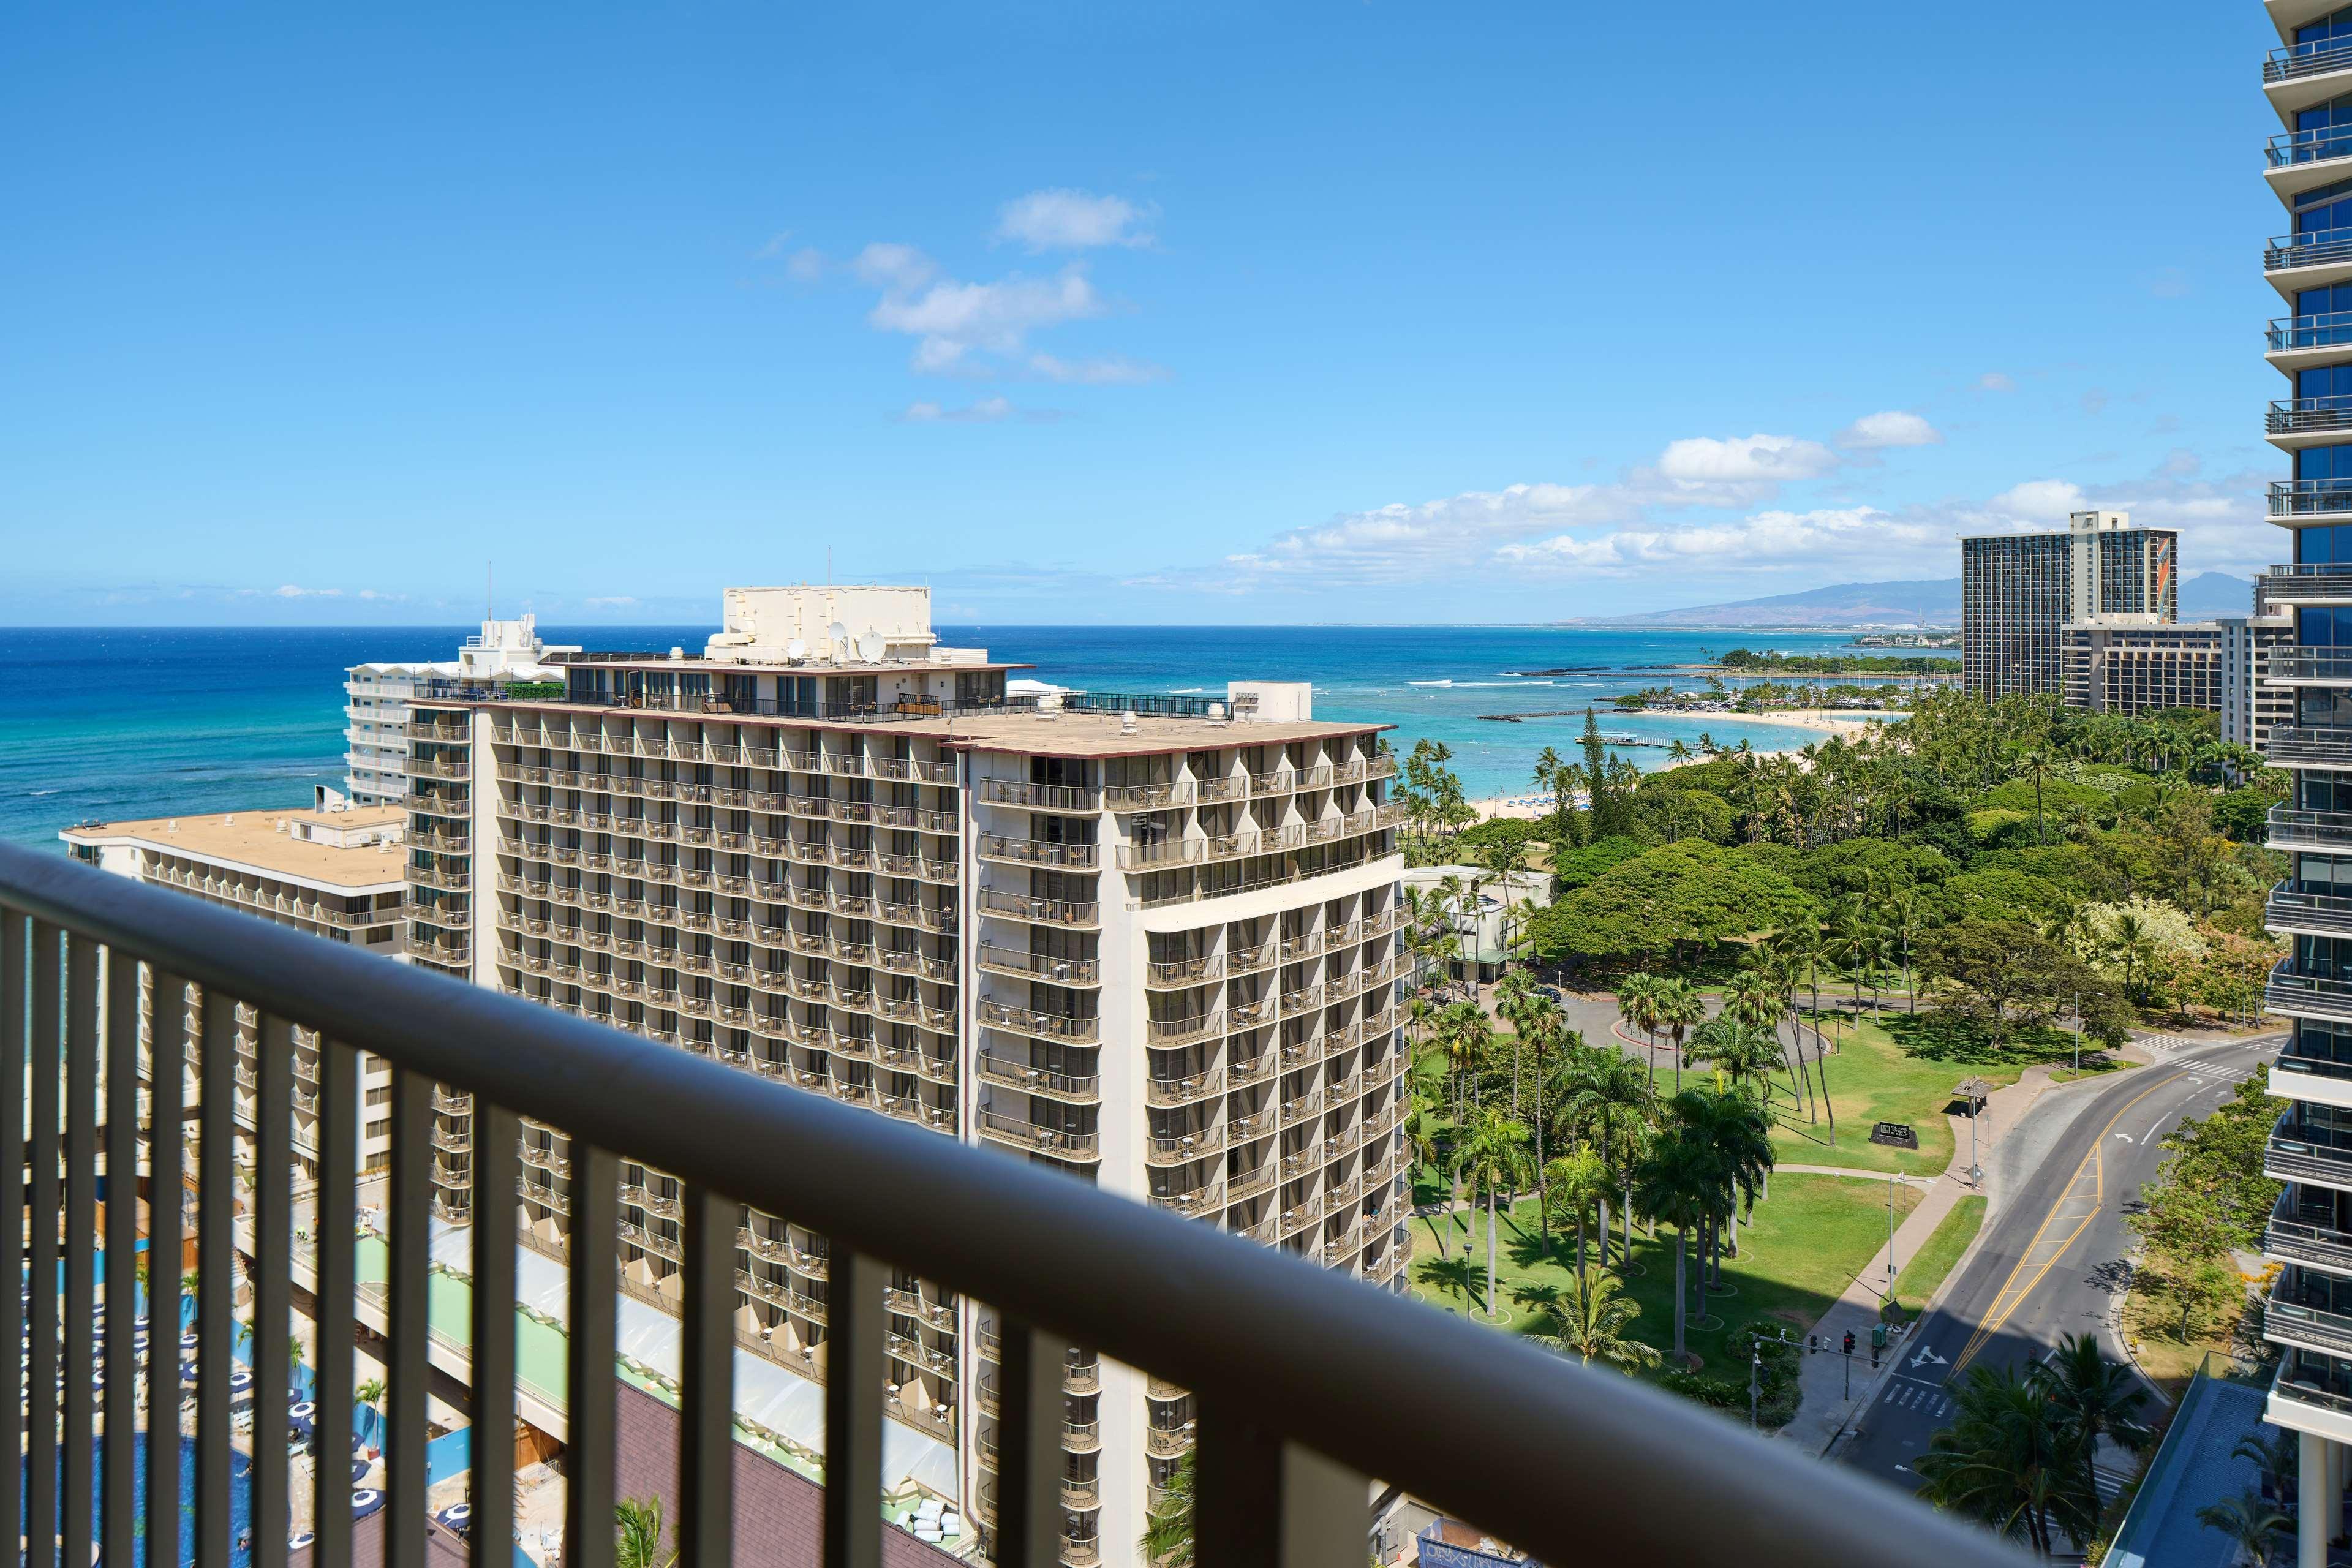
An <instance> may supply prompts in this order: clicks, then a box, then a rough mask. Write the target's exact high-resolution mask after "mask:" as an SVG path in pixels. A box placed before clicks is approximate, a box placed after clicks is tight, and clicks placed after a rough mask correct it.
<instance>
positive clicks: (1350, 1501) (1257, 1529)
mask: <svg viewBox="0 0 2352 1568" xmlns="http://www.w3.org/2000/svg"><path fill="white" fill-rule="evenodd" d="M1200 1419H1201V1424H1200V1442H1199V1446H1198V1447H1197V1450H1196V1453H1197V1456H1198V1457H1197V1458H1195V1460H1194V1464H1195V1465H1196V1466H1197V1473H1196V1479H1195V1482H1194V1485H1195V1487H1196V1489H1197V1492H1196V1495H1197V1499H1198V1503H1197V1509H1196V1516H1195V1521H1194V1525H1193V1537H1192V1540H1193V1552H1194V1554H1195V1561H1197V1562H1201V1563H1220V1564H1231V1565H1232V1568H1356V1564H1357V1562H1358V1560H1359V1559H1360V1558H1361V1557H1362V1556H1363V1555H1364V1546H1365V1542H1366V1539H1367V1538H1368V1536H1369V1535H1370V1527H1371V1519H1370V1495H1371V1494H1370V1487H1369V1486H1368V1485H1367V1483H1366V1482H1365V1480H1364V1478H1363V1477H1361V1476H1359V1475H1357V1474H1355V1473H1354V1472H1353V1471H1350V1470H1349V1469H1348V1468H1347V1467H1345V1466H1343V1465H1339V1464H1337V1463H1335V1462H1333V1461H1331V1460H1329V1459H1327V1458H1323V1457H1322V1456H1321V1455H1319V1454H1317V1453H1315V1452H1313V1451H1312V1450H1310V1449H1307V1448H1304V1447H1300V1446H1299V1445H1297V1444H1296V1443H1288V1442H1285V1441H1284V1440H1283V1438H1282V1436H1281V1434H1280V1433H1279V1432H1278V1431H1276V1430H1274V1429H1272V1428H1270V1427H1268V1426H1264V1425H1261V1424H1260V1423H1258V1422H1255V1421H1252V1420H1251V1419H1250V1418H1249V1416H1248V1415H1247V1413H1246V1412H1244V1411H1241V1410H1237V1409H1235V1408H1234V1407H1233V1406H1231V1405H1218V1404H1216V1403H1213V1402H1210V1401H1203V1402H1202V1407H1201V1418H1200Z"/></svg>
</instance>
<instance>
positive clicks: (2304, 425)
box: [2263, 397, 2352, 452]
mask: <svg viewBox="0 0 2352 1568" xmlns="http://www.w3.org/2000/svg"><path fill="white" fill-rule="evenodd" d="M2347 431H2352V397H2290V398H2282V399H2280V400H2278V401H2277V402H2274V403H2273V404H2272V405H2270V411H2269V414H2268V415H2267V416H2266V417H2265V418H2264V420H2263V432H2264V434H2265V435H2267V436H2268V437H2269V438H2270V443H2271V445H2272V446H2273V447H2278V448H2280V449H2281V450H2282V451H2289V452H2292V451H2294V450H2296V449H2297V448H2299V447H2316V446H2320V445H2322V444H2325V443H2328V442H2337V441H2342V440H2344V439H2345V436H2346V432H2347Z"/></svg>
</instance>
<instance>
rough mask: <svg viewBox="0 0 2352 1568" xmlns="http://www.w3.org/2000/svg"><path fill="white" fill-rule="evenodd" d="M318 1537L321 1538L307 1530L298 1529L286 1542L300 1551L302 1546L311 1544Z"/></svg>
mask: <svg viewBox="0 0 2352 1568" xmlns="http://www.w3.org/2000/svg"><path fill="white" fill-rule="evenodd" d="M318 1539H319V1538H318V1537H317V1536H315V1535H313V1534H311V1533H310V1531H307V1530H298V1531H295V1532H294V1533H293V1534H292V1535H289V1536H288V1537H287V1538H286V1544H287V1545H289V1546H290V1547H292V1548H293V1549H294V1550H295V1551H297V1552H299V1551H300V1550H302V1548H304V1547H305V1546H309V1545H310V1544H311V1543H312V1542H316V1541H317V1540H318Z"/></svg>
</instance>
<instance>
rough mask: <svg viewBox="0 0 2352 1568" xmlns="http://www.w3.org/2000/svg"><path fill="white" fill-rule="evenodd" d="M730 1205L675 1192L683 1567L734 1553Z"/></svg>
mask: <svg viewBox="0 0 2352 1568" xmlns="http://www.w3.org/2000/svg"><path fill="white" fill-rule="evenodd" d="M737 1207H738V1205H736V1204H735V1203H734V1202H733V1201H732V1200H730V1199H727V1198H722V1197H720V1196H719V1194H716V1193H714V1192H712V1191H711V1190H710V1189H709V1188H708V1187H703V1186H696V1185H693V1184H688V1186H687V1188H686V1190H685V1192H684V1193H683V1194H681V1214H682V1216H683V1218H684V1220H685V1224H684V1226H682V1227H681V1229H682V1230H683V1231H684V1237H683V1240H684V1246H683V1247H682V1248H681V1251H682V1253H683V1255H684V1261H683V1264H682V1268H683V1269H684V1272H685V1276H686V1279H685V1283H686V1306H685V1312H686V1321H685V1339H684V1343H683V1345H682V1346H681V1348H680V1351H679V1373H680V1379H679V1381H680V1382H681V1383H683V1384H684V1385H685V1389H684V1393H683V1395H682V1398H681V1405H682V1409H681V1413H680V1414H681V1416H682V1419H683V1422H684V1426H683V1428H682V1431H681V1434H680V1436H681V1439H682V1441H681V1444H680V1447H679V1449H678V1458H677V1485H678V1497H679V1506H678V1517H677V1541H678V1560H679V1561H680V1562H681V1563H685V1564H686V1565H687V1568H728V1564H729V1563H730V1561H731V1560H732V1558H733V1556H734V1533H735V1324H734V1312H735V1216H736V1211H737ZM828 1473H830V1472H828Z"/></svg>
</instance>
